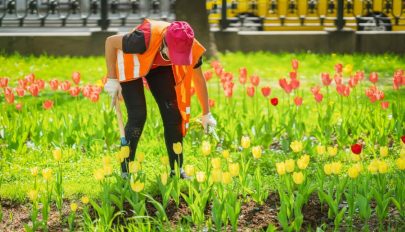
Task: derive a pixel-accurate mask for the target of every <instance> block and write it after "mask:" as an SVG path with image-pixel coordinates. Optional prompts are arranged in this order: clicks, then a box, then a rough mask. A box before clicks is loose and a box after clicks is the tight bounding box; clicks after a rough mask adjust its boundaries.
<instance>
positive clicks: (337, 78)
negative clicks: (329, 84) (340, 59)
mask: <svg viewBox="0 0 405 232" xmlns="http://www.w3.org/2000/svg"><path fill="white" fill-rule="evenodd" d="M333 79H334V80H335V84H336V85H340V84H342V81H343V80H342V76H341V75H340V74H337V73H336V74H335V75H334V76H333Z"/></svg>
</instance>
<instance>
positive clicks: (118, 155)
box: [115, 152, 125, 163]
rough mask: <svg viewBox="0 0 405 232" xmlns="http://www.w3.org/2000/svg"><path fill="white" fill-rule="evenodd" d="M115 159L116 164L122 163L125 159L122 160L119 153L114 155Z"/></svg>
mask: <svg viewBox="0 0 405 232" xmlns="http://www.w3.org/2000/svg"><path fill="white" fill-rule="evenodd" d="M115 159H116V160H117V162H118V163H122V162H124V159H125V158H123V157H122V156H121V152H117V153H115Z"/></svg>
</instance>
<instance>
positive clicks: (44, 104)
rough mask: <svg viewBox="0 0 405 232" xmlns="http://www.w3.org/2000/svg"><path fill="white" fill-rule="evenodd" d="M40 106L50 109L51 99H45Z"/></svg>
mask: <svg viewBox="0 0 405 232" xmlns="http://www.w3.org/2000/svg"><path fill="white" fill-rule="evenodd" d="M42 106H43V107H44V109H46V110H49V109H51V108H52V107H53V101H51V100H46V101H44V103H43V104H42Z"/></svg>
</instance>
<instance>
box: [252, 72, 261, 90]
mask: <svg viewBox="0 0 405 232" xmlns="http://www.w3.org/2000/svg"><path fill="white" fill-rule="evenodd" d="M250 83H252V85H254V86H256V87H257V86H258V85H259V83H260V77H259V76H258V75H252V76H250Z"/></svg>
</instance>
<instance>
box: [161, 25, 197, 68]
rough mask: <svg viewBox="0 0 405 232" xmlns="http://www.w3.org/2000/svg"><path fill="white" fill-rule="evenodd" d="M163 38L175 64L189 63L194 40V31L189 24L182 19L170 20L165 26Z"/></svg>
mask: <svg viewBox="0 0 405 232" xmlns="http://www.w3.org/2000/svg"><path fill="white" fill-rule="evenodd" d="M165 38H166V44H167V47H168V48H169V57H170V60H171V61H172V63H173V64H175V65H190V64H191V63H192V47H193V42H194V31H193V29H192V28H191V26H190V24H188V23H187V22H184V21H174V22H172V23H171V24H170V25H169V26H168V27H167V30H166V36H165Z"/></svg>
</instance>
